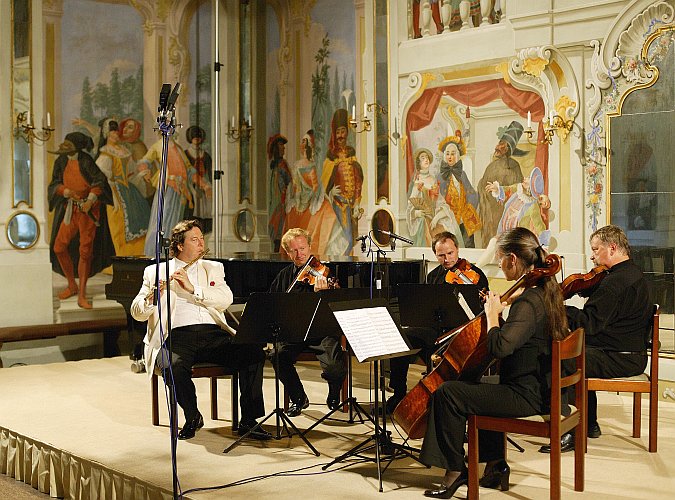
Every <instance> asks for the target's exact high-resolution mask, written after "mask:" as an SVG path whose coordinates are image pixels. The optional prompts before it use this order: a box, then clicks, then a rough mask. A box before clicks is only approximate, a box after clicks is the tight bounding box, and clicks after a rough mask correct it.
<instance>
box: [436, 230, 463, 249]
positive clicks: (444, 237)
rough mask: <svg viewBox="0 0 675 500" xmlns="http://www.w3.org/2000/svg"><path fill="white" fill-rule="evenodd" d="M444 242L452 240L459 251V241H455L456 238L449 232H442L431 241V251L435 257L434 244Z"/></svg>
mask: <svg viewBox="0 0 675 500" xmlns="http://www.w3.org/2000/svg"><path fill="white" fill-rule="evenodd" d="M445 240H452V242H453V243H454V244H455V246H456V247H457V249H458V250H459V240H458V239H457V236H455V235H454V234H452V233H451V232H450V231H443V232H440V233H438V234H437V235H436V236H434V239H433V240H432V241H431V249H432V250H433V251H434V255H436V244H437V243H439V242H443V241H445Z"/></svg>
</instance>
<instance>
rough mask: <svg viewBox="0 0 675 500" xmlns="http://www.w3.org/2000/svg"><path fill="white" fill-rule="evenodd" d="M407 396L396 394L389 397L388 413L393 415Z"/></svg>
mask: <svg viewBox="0 0 675 500" xmlns="http://www.w3.org/2000/svg"><path fill="white" fill-rule="evenodd" d="M404 397H405V396H400V395H396V394H394V395H393V396H391V397H390V398H389V399H387V415H392V414H393V413H394V410H395V409H396V407H397V406H398V404H399V403H400V402H401V401H402V400H403V398H404Z"/></svg>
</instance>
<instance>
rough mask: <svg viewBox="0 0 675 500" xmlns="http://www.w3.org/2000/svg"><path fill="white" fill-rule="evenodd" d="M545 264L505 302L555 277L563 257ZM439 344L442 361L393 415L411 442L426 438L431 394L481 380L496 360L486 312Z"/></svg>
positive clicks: (551, 257)
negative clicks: (489, 345)
mask: <svg viewBox="0 0 675 500" xmlns="http://www.w3.org/2000/svg"><path fill="white" fill-rule="evenodd" d="M544 264H545V267H541V268H535V269H532V270H531V271H529V272H527V273H525V274H524V275H523V276H521V277H520V278H519V279H518V280H517V281H516V282H515V283H514V284H513V286H512V287H511V288H509V289H508V290H507V291H506V292H504V294H502V296H501V298H502V301H507V300H508V299H509V298H510V297H511V295H513V294H514V293H515V292H516V291H517V290H518V289H519V288H529V287H532V286H535V285H536V284H537V283H538V282H539V280H541V279H542V278H545V277H550V276H555V274H556V273H557V272H558V271H559V270H560V266H561V261H560V257H559V256H558V255H555V254H550V255H548V256H547V257H546V260H545V262H544ZM436 344H437V345H439V344H443V345H444V346H445V351H444V352H443V354H442V355H441V360H440V362H439V363H438V365H436V367H434V369H433V370H432V371H431V372H430V373H428V374H427V375H426V376H425V377H424V378H423V379H422V380H421V381H420V382H418V384H417V385H416V386H415V387H413V388H412V390H411V391H410V392H408V394H406V395H405V397H404V398H403V399H402V400H401V402H400V403H399V404H398V406H397V407H396V408H395V409H394V413H393V415H392V416H393V418H394V420H395V421H396V423H397V424H398V425H399V426H400V427H401V428H402V429H403V430H404V431H405V432H406V433H407V434H408V436H409V437H410V438H411V439H419V438H421V437H424V433H425V431H426V428H427V417H428V414H429V406H430V403H431V395H432V394H433V393H434V392H435V391H436V389H438V387H439V386H440V385H441V384H442V383H443V382H445V381H447V380H477V379H478V378H480V376H481V375H482V374H483V373H484V372H485V371H486V370H487V369H488V368H489V367H490V365H492V363H494V361H495V360H494V358H492V356H490V355H489V354H488V352H487V317H486V316H485V311H483V312H481V313H480V314H479V315H478V316H476V317H475V318H473V319H472V320H470V321H469V322H468V323H465V324H464V325H461V326H458V327H457V328H455V329H453V330H451V331H450V332H448V333H445V334H444V335H442V336H441V337H439V338H438V339H437V340H436Z"/></svg>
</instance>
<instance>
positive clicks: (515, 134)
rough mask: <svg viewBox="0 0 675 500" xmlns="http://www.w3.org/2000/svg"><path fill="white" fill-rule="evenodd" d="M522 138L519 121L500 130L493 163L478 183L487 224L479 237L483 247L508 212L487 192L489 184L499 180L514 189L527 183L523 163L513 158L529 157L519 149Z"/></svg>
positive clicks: (483, 219)
mask: <svg viewBox="0 0 675 500" xmlns="http://www.w3.org/2000/svg"><path fill="white" fill-rule="evenodd" d="M522 135H523V126H522V125H521V124H520V123H518V122H517V121H512V122H511V123H510V124H509V126H508V127H500V128H499V129H498V130H497V138H498V141H499V142H497V145H496V146H495V152H494V154H493V156H492V161H491V162H490V163H489V164H488V166H487V167H486V168H485V172H484V173H483V177H481V179H480V181H478V186H477V189H478V194H479V196H480V206H479V212H480V219H481V222H482V223H483V227H482V229H481V230H480V231H479V235H480V237H481V243H482V245H483V247H485V246H487V244H488V242H489V241H490V239H492V238H494V237H495V236H496V235H497V227H498V225H499V220H500V219H501V217H502V213H503V212H504V205H502V204H500V203H499V202H498V201H497V199H496V198H494V197H493V196H492V195H491V194H490V191H489V190H487V189H486V188H487V183H488V182H495V181H497V182H499V184H501V185H502V186H512V185H514V184H519V183H521V182H523V172H522V170H521V168H520V163H518V162H517V161H516V160H514V159H513V158H512V156H524V155H525V154H526V153H525V152H524V151H521V150H520V149H518V148H517V145H518V141H519V140H520V137H521V136H522Z"/></svg>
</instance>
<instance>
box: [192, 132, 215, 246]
mask: <svg viewBox="0 0 675 500" xmlns="http://www.w3.org/2000/svg"><path fill="white" fill-rule="evenodd" d="M185 136H186V138H187V141H188V143H189V145H188V147H187V149H186V150H185V156H187V159H188V161H189V162H190V164H191V165H192V167H193V168H194V169H195V171H196V172H197V174H196V180H197V182H192V190H193V192H194V205H195V207H194V211H193V212H192V215H193V217H194V218H195V219H199V221H200V222H201V224H202V228H204V233H210V232H211V223H212V219H213V216H212V213H213V211H212V200H213V193H212V181H211V178H212V177H211V172H212V170H213V166H212V163H213V162H212V160H211V155H210V154H209V153H208V152H207V151H204V149H202V144H203V143H204V140H205V139H206V131H205V130H204V129H203V128H201V127H199V126H197V125H192V126H191V127H189V128H188V129H187V131H186V133H185Z"/></svg>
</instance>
